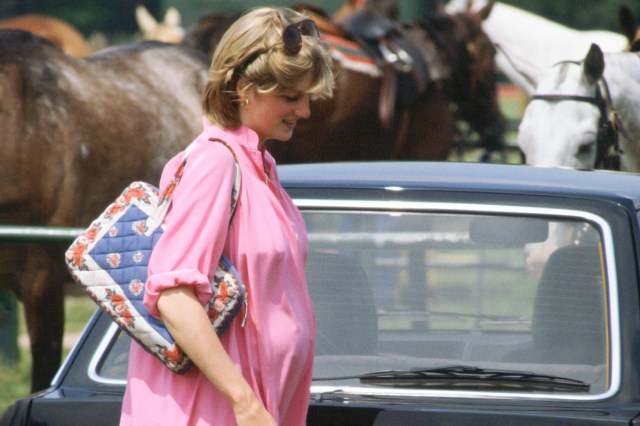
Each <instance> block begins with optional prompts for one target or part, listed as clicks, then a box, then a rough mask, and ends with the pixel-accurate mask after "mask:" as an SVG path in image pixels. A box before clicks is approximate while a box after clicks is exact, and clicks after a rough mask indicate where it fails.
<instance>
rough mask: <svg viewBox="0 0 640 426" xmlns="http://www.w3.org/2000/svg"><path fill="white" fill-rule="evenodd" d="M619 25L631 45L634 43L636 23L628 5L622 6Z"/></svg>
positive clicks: (619, 13)
mask: <svg viewBox="0 0 640 426" xmlns="http://www.w3.org/2000/svg"><path fill="white" fill-rule="evenodd" d="M618 24H619V25H620V29H622V33H623V34H624V35H625V37H627V40H629V43H633V40H634V39H635V37H636V23H635V19H634V18H633V12H631V9H629V7H628V6H627V5H624V4H623V5H622V6H620V10H619V12H618Z"/></svg>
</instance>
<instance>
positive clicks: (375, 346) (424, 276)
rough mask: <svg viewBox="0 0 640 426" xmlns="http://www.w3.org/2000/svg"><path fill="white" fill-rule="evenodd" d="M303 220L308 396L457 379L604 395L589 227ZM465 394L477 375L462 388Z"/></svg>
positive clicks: (599, 277)
mask: <svg viewBox="0 0 640 426" xmlns="http://www.w3.org/2000/svg"><path fill="white" fill-rule="evenodd" d="M304 217H305V221H306V223H307V227H308V232H309V241H310V253H309V260H308V266H307V278H308V281H309V288H310V292H311V296H312V299H313V302H314V307H315V311H316V321H317V324H316V333H317V343H316V359H315V365H314V378H315V381H314V384H315V385H322V386H330V385H336V386H349V385H354V386H362V383H363V380H362V377H360V376H362V375H366V374H369V373H374V372H387V371H394V372H399V374H401V375H406V372H407V371H410V370H413V371H415V370H416V369H433V368H442V367H447V366H452V365H457V366H465V367H464V368H471V369H477V368H482V369H484V370H491V371H495V370H499V371H506V372H509V371H514V372H522V371H525V372H528V373H532V374H537V375H540V376H542V375H544V376H549V377H551V378H554V380H555V381H556V382H560V381H561V380H565V379H569V380H575V381H578V382H580V383H584V384H586V386H582V387H581V388H580V389H579V391H580V392H585V393H602V392H603V391H605V390H606V389H607V388H608V383H607V380H608V378H607V371H608V353H607V348H608V344H607V341H606V336H607V333H606V330H607V327H608V323H607V319H606V315H605V313H606V305H605V303H606V297H607V296H606V291H605V286H606V281H605V280H604V279H603V277H604V276H605V275H604V262H603V261H602V256H601V247H602V244H601V237H600V233H599V231H598V229H597V228H596V227H595V226H594V225H593V224H591V223H588V222H587V221H585V220H583V219H567V218H561V219H553V218H546V217H536V216H531V217H527V216H522V215H520V216H516V215H513V216H509V215H505V214H501V215H485V214H482V215H481V214H467V213H465V214H455V213H406V214H405V213H393V214H389V213H380V212H345V211H304ZM465 371H466V370H465ZM431 376H433V375H431ZM431 376H429V377H427V378H426V379H421V380H420V385H416V387H421V386H422V387H423V386H429V383H427V382H429V380H431V378H432V377H431ZM458 376H460V377H461V378H456V379H455V380H452V381H447V383H454V384H455V386H456V388H463V389H464V383H462V382H464V380H465V377H469V375H467V376H465V377H462V376H461V375H458ZM384 377H385V380H387V379H388V378H389V377H388V374H387V375H385V376H384ZM503 377H504V376H503ZM503 377H501V380H502V382H504V380H503ZM555 378H557V379H555ZM369 382H371V380H369ZM378 382H380V380H378ZM520 382H523V381H522V380H520ZM385 383H388V384H389V385H390V386H393V385H395V386H399V384H398V381H397V380H395V379H393V378H392V379H390V380H387V381H386V382H385ZM403 383H406V381H405V382H403ZM365 384H371V383H365ZM373 385H377V386H380V383H373ZM477 386H478V377H477V375H476V376H474V377H473V383H471V380H469V388H470V389H473V388H477ZM509 386H510V387H509V388H510V389H513V390H516V391H517V390H519V387H518V385H517V384H516V385H515V386H512V385H511V384H510V383H509ZM444 388H446V386H444ZM522 389H528V388H524V387H523V388H522ZM550 389H551V390H550ZM534 391H535V390H534ZM542 391H544V392H549V391H553V389H552V388H545V389H544V390H542ZM557 391H558V392H562V391H563V389H562V387H558V390H557Z"/></svg>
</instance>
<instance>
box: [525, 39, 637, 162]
mask: <svg viewBox="0 0 640 426" xmlns="http://www.w3.org/2000/svg"><path fill="white" fill-rule="evenodd" d="M639 141H640V57H639V56H638V53H631V52H626V53H603V52H602V50H601V49H600V47H599V46H598V45H595V44H594V45H592V46H591V48H590V49H589V51H588V53H587V55H586V57H584V59H583V60H581V61H577V62H573V61H564V62H560V63H558V64H556V65H554V66H552V67H550V68H549V69H548V70H547V71H546V72H544V73H543V74H542V75H541V76H540V77H539V78H538V83H537V85H536V90H535V93H534V95H533V96H532V98H531V100H530V101H529V104H528V105H527V108H526V109H525V112H524V116H523V118H522V121H521V123H520V128H519V131H518V145H519V147H520V149H521V150H522V152H523V154H524V156H525V159H526V163H527V164H529V165H534V166H560V167H571V168H579V169H593V168H610V167H607V163H606V162H605V160H607V158H608V157H607V155H608V154H610V153H611V152H612V151H617V152H618V153H619V158H620V165H619V168H620V169H621V170H623V171H631V172H640V144H639V143H638V142H639Z"/></svg>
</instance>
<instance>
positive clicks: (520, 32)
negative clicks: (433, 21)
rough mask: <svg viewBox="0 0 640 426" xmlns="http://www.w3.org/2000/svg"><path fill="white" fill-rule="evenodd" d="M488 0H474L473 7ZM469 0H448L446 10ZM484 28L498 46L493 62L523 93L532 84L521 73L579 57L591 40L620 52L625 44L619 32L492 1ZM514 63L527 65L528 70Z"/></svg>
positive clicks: (462, 6) (458, 8) (463, 7)
mask: <svg viewBox="0 0 640 426" xmlns="http://www.w3.org/2000/svg"><path fill="white" fill-rule="evenodd" d="M488 3H490V2H489V1H487V0H474V1H473V2H472V7H473V9H474V10H475V9H481V8H483V7H484V6H486V5H487V4H488ZM468 4H469V0H451V1H450V2H449V3H448V4H447V5H446V7H445V9H446V10H447V12H450V13H452V12H456V11H458V12H459V11H464V10H466V9H467V7H468ZM482 28H483V30H484V31H485V32H486V33H487V35H488V36H489V38H490V39H491V41H493V43H494V44H495V45H496V47H497V48H498V53H497V54H496V59H495V60H496V65H497V67H498V68H499V69H500V71H502V72H503V73H504V74H505V75H506V76H507V77H508V78H509V79H510V80H511V81H512V82H513V83H514V84H516V85H518V86H519V87H520V88H521V89H522V90H524V92H525V93H527V94H529V95H530V94H531V93H533V90H534V86H533V84H532V82H531V81H529V80H527V79H526V78H523V76H525V75H527V74H529V73H531V72H532V71H533V72H536V71H537V70H541V69H546V68H548V67H550V66H551V65H553V64H555V63H556V62H558V61H560V60H565V59H578V58H577V57H575V55H580V54H582V53H583V52H586V51H587V49H588V48H589V46H590V45H591V43H597V44H598V45H599V46H600V47H601V48H602V49H603V50H604V51H606V52H622V51H623V50H624V49H625V48H626V47H627V45H628V42H627V38H626V37H625V36H623V35H622V34H617V33H614V32H610V31H579V30H575V29H572V28H569V27H567V26H564V25H561V24H558V23H556V22H553V21H551V20H549V19H546V18H543V17H541V16H538V15H536V14H533V13H531V12H527V11H525V10H522V9H519V8H517V7H514V6H510V5H507V4H504V3H501V2H495V3H494V5H493V8H492V10H491V13H490V14H489V17H488V18H487V19H485V20H484V21H483V23H482ZM516 63H517V64H518V65H517V66H519V67H523V66H526V68H527V72H525V73H522V72H521V71H522V69H518V68H517V67H516V65H515V64H516Z"/></svg>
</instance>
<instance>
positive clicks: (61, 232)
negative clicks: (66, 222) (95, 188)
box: [0, 225, 84, 243]
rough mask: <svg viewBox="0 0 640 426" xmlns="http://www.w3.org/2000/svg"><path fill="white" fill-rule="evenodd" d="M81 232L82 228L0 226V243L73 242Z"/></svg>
mask: <svg viewBox="0 0 640 426" xmlns="http://www.w3.org/2000/svg"><path fill="white" fill-rule="evenodd" d="M83 231H84V229H83V228H62V227H48V226H13V225H0V243H42V242H65V241H73V240H74V239H75V238H76V237H77V236H78V235H80V234H81V233H82V232H83Z"/></svg>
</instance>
